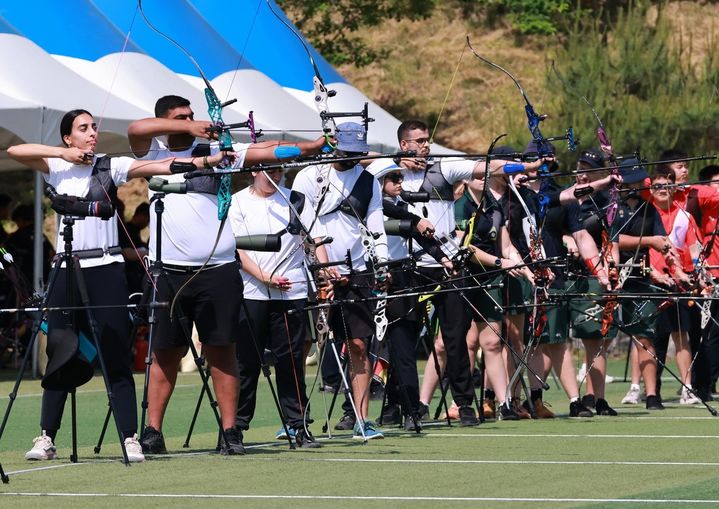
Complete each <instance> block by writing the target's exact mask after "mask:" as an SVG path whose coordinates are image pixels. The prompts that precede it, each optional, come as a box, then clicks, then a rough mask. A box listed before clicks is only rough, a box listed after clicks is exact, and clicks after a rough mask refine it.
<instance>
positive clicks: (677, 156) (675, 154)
mask: <svg viewBox="0 0 719 509" xmlns="http://www.w3.org/2000/svg"><path fill="white" fill-rule="evenodd" d="M687 157H689V154H687V153H686V152H684V151H683V150H681V149H678V148H669V149H667V150H665V151H663V152H662V153H661V154H659V160H660V161H667V160H670V161H682V160H684V159H686V158H687ZM670 164H672V163H663V164H660V165H659V166H660V167H662V168H667V169H669V165H670Z"/></svg>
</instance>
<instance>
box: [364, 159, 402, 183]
mask: <svg viewBox="0 0 719 509" xmlns="http://www.w3.org/2000/svg"><path fill="white" fill-rule="evenodd" d="M402 170H403V168H402V167H401V166H397V164H396V163H395V162H394V160H393V159H390V158H383V159H376V160H374V161H373V162H372V164H370V165H369V166H368V167H367V171H368V172H370V173H371V174H372V175H374V178H376V179H380V178H382V177H384V176H385V175H387V174H388V173H392V172H393V171H402Z"/></svg>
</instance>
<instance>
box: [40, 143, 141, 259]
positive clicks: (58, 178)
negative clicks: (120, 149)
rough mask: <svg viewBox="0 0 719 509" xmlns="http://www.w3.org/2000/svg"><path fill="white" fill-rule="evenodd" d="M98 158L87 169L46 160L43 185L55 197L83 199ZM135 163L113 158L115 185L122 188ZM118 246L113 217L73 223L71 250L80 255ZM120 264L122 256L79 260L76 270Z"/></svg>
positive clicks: (59, 239)
mask: <svg viewBox="0 0 719 509" xmlns="http://www.w3.org/2000/svg"><path fill="white" fill-rule="evenodd" d="M101 156H102V154H96V155H95V156H94V157H93V159H92V164H91V165H84V164H72V163H69V162H67V161H65V160H63V159H59V158H49V159H48V160H47V164H48V167H49V169H50V173H48V174H43V177H44V179H45V182H47V183H48V184H50V185H51V186H53V187H54V188H55V190H56V191H57V193H58V194H67V195H69V196H77V197H79V198H83V197H85V196H86V195H87V193H88V192H89V191H90V181H91V175H92V169H93V166H94V165H95V163H96V162H97V159H98V157H101ZM134 161H135V160H134V159H132V158H131V157H113V158H112V159H111V162H110V173H111V175H112V180H113V181H114V182H115V185H118V186H119V185H121V184H124V183H125V182H126V181H127V172H128V171H129V169H130V165H132V163H133V162H134ZM62 219H63V216H61V215H59V214H58V218H57V225H58V235H57V252H58V253H63V252H64V251H65V243H64V242H63V240H62V235H61V232H62V229H63V228H64V225H63V224H62ZM118 245H119V239H118V234H117V215H114V216H113V217H111V218H110V219H107V220H103V219H100V218H99V217H87V218H85V219H82V220H78V221H75V225H74V227H73V239H72V250H73V251H83V250H86V249H98V248H101V249H103V250H105V251H107V249H109V248H111V247H115V246H118ZM122 261H124V259H123V257H122V254H121V253H119V254H116V255H109V254H107V253H106V254H105V255H104V256H102V257H99V258H88V259H81V260H80V267H98V266H100V265H107V264H110V263H113V262H122Z"/></svg>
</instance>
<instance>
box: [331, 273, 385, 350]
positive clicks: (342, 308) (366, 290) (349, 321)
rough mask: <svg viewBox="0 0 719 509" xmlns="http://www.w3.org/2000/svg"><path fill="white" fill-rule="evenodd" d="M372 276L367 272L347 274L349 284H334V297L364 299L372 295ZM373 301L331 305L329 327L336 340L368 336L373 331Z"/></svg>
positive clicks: (339, 298)
mask: <svg viewBox="0 0 719 509" xmlns="http://www.w3.org/2000/svg"><path fill="white" fill-rule="evenodd" d="M373 281H374V278H373V277H372V276H371V275H369V274H356V275H352V276H349V284H347V285H335V288H334V289H335V299H336V300H339V301H341V300H344V299H366V298H368V297H373V294H372V291H371V289H370V288H371V285H372V282H373ZM375 307H376V303H375V302H357V303H346V304H340V305H336V306H333V307H332V310H331V311H330V327H331V328H332V333H333V334H334V337H335V339H336V340H338V341H346V340H348V339H354V338H362V339H365V338H369V337H371V336H372V335H373V334H374V333H375V324H374V314H373V311H374V309H375Z"/></svg>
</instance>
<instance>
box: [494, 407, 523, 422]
mask: <svg viewBox="0 0 719 509" xmlns="http://www.w3.org/2000/svg"><path fill="white" fill-rule="evenodd" d="M499 420H500V421H518V420H519V416H518V415H517V413H516V412H515V411H514V408H512V406H508V405H506V404H501V405H499Z"/></svg>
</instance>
